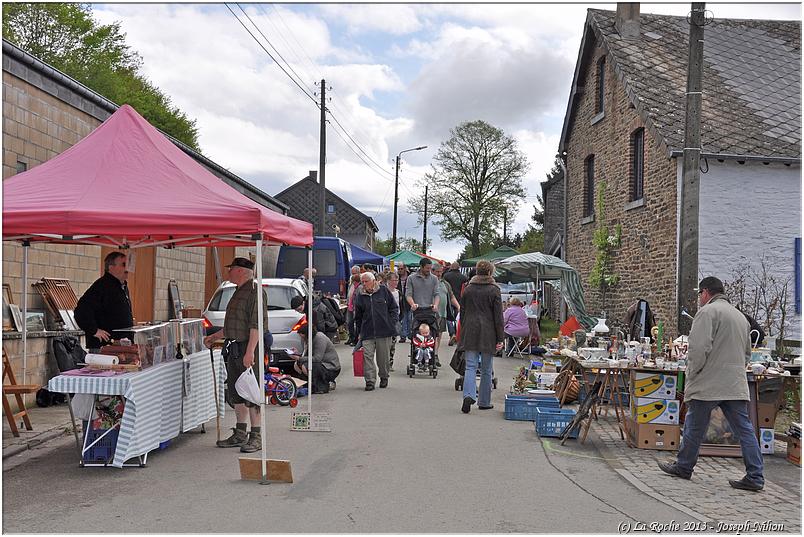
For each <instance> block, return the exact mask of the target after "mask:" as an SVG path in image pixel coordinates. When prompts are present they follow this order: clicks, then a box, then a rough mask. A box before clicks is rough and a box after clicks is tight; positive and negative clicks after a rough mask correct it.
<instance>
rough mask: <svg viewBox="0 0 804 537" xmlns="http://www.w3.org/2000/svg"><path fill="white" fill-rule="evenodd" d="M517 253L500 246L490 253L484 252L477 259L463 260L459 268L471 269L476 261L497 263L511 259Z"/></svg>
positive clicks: (508, 247) (509, 248) (507, 247)
mask: <svg viewBox="0 0 804 537" xmlns="http://www.w3.org/2000/svg"><path fill="white" fill-rule="evenodd" d="M518 254H519V252H517V251H516V250H514V249H513V248H511V247H510V246H500V247H499V248H495V249H494V250H492V251H490V252H486V253H485V254H483V255H479V256H477V257H471V258H469V259H464V260H463V261H461V266H464V267H472V266H474V265H476V264H477V262H478V261H497V260H498V259H505V258H507V257H511V256H512V255H518Z"/></svg>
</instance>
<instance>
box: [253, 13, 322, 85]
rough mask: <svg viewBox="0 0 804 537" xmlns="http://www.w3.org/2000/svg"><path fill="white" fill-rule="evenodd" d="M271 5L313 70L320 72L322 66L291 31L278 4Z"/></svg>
mask: <svg viewBox="0 0 804 537" xmlns="http://www.w3.org/2000/svg"><path fill="white" fill-rule="evenodd" d="M257 5H259V6H260V8H261V9H262V6H261V4H257ZM271 7H272V8H273V10H274V11H275V12H276V15H277V16H278V17H279V21H280V22H281V23H282V26H284V27H285V29H287V31H288V34H289V35H290V38H291V39H293V41H295V42H296V45H297V46H298V47H299V50H301V52H302V54H304V56H305V58H307V61H308V62H309V63H310V66H311V67H312V68H313V72H314V73H316V72H320V71H321V68H320V67H319V66H318V65H317V64H316V63H315V62H314V61H313V60H312V58H310V56H309V55H308V54H307V52H306V51H305V50H304V47H303V46H302V44H301V43H299V41H298V40H297V39H296V36H294V35H293V32H292V31H291V29H290V27H289V26H288V25H287V24H285V19H284V18H283V17H282V14H281V13H280V12H279V9H277V7H276V4H271ZM321 78H324V77H323V76H318V77H316V79H317V80H318V79H321Z"/></svg>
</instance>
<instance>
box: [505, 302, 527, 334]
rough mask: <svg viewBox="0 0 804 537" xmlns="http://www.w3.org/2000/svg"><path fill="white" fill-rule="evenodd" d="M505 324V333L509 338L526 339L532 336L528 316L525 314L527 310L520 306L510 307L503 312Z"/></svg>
mask: <svg viewBox="0 0 804 537" xmlns="http://www.w3.org/2000/svg"><path fill="white" fill-rule="evenodd" d="M503 323H504V324H505V333H506V334H508V335H509V336H514V337H525V336H527V335H528V334H530V327H529V326H528V315H527V314H526V313H525V309H524V308H522V307H520V306H509V307H508V309H506V310H505V311H504V312H503Z"/></svg>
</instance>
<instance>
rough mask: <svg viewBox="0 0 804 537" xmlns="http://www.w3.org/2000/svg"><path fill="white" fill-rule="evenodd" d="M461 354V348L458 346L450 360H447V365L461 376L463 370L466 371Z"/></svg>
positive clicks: (462, 352)
mask: <svg viewBox="0 0 804 537" xmlns="http://www.w3.org/2000/svg"><path fill="white" fill-rule="evenodd" d="M463 354H464V351H463V349H461V348H459V347H458V348H456V349H455V352H453V353H452V360H450V362H449V366H450V367H451V368H452V370H453V371H455V372H456V373H458V374H459V375H460V376H463V373H464V371H466V358H464V356H463Z"/></svg>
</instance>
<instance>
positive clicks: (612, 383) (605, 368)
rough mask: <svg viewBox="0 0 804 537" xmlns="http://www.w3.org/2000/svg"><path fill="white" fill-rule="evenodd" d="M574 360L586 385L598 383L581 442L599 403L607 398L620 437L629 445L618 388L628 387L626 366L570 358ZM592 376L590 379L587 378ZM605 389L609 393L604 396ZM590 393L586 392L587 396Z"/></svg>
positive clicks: (624, 414) (629, 440)
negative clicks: (615, 419)
mask: <svg viewBox="0 0 804 537" xmlns="http://www.w3.org/2000/svg"><path fill="white" fill-rule="evenodd" d="M571 360H572V361H573V362H576V367H575V369H576V370H579V371H580V372H581V379H582V382H583V383H584V384H586V386H595V385H596V384H599V386H600V388H599V389H598V391H597V395H598V399H597V400H596V401H595V402H594V403H593V404H592V407H591V409H590V410H589V418H588V419H587V420H586V423H584V425H583V433H582V434H581V435H580V437H579V440H580V442H581V443H584V442H585V441H586V435H587V434H588V433H589V427H590V426H591V425H592V420H597V418H598V414H599V412H598V410H599V409H600V407H601V405H603V404H605V401H607V400H608V402H609V403H612V404H613V405H612V406H613V407H614V414H615V416H616V418H617V424H618V426H619V429H620V438H621V439H623V440H625V441H626V442H627V443H628V445H629V446H630V445H631V439H630V436H629V434H628V424H627V420H626V413H625V409H623V405H622V399H621V393H620V392H619V388H627V387H628V376H627V375H626V373H627V372H628V368H625V367H612V366H610V365H609V364H608V363H606V362H592V361H588V360H583V359H580V358H577V357H573V358H571ZM592 375H593V376H592ZM589 378H592V380H591V381H587V379H589ZM606 390H608V392H609V395H608V397H606ZM591 395H592V394H591V393H590V394H588V395H587V397H589V396H591ZM605 410H606V414H608V407H606V409H605Z"/></svg>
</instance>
